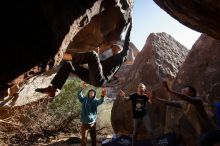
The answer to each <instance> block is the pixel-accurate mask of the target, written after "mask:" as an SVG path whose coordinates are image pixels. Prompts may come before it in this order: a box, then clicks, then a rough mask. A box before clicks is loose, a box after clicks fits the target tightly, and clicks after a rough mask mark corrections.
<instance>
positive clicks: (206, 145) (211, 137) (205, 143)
mask: <svg viewBox="0 0 220 146" xmlns="http://www.w3.org/2000/svg"><path fill="white" fill-rule="evenodd" d="M218 142H220V130H214V131H210V132H207V133H204V134H202V135H201V136H200V139H199V146H214V144H216V143H218Z"/></svg>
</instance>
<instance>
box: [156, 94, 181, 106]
mask: <svg viewBox="0 0 220 146" xmlns="http://www.w3.org/2000/svg"><path fill="white" fill-rule="evenodd" d="M154 99H155V100H157V101H159V102H160V103H163V104H165V105H169V106H174V107H178V108H180V107H181V102H180V101H169V100H166V99H161V98H159V97H154Z"/></svg>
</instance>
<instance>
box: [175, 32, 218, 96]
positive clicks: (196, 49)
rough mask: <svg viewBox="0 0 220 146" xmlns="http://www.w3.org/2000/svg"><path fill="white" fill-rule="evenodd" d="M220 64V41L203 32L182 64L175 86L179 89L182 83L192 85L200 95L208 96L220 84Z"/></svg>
mask: <svg viewBox="0 0 220 146" xmlns="http://www.w3.org/2000/svg"><path fill="white" fill-rule="evenodd" d="M210 49H212V51H210ZM219 64H220V42H219V41H218V40H216V39H214V38H212V37H209V36H207V35H205V34H202V35H201V36H200V38H199V39H198V40H197V41H196V43H195V44H194V45H193V47H192V50H191V51H190V53H189V55H188V57H187V59H186V61H185V62H184V64H183V65H182V67H181V69H180V71H179V73H178V75H177V78H176V80H175V82H174V85H173V88H174V89H177V90H178V89H180V88H181V86H182V85H185V84H188V85H192V86H194V87H195V88H196V89H197V92H198V95H199V96H202V97H207V96H208V95H209V94H211V92H212V90H213V89H214V88H215V87H216V86H218V85H219V84H220V66H219ZM216 91H217V90H216ZM215 96H217V93H216V94H215Z"/></svg>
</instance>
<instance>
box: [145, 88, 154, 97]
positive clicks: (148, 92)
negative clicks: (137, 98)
mask: <svg viewBox="0 0 220 146" xmlns="http://www.w3.org/2000/svg"><path fill="white" fill-rule="evenodd" d="M146 95H147V97H148V98H150V99H152V98H153V96H152V92H151V91H150V90H149V91H146Z"/></svg>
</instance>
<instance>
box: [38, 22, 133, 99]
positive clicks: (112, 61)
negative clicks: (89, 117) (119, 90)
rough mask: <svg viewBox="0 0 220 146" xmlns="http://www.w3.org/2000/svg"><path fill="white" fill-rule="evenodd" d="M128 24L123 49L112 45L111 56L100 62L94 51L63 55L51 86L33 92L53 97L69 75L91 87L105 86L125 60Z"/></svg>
mask: <svg viewBox="0 0 220 146" xmlns="http://www.w3.org/2000/svg"><path fill="white" fill-rule="evenodd" d="M129 23H130V25H129V27H128V30H127V32H126V36H125V41H124V45H123V48H122V46H120V45H118V44H113V45H112V54H113V55H112V56H111V57H109V58H107V59H105V60H101V61H100V58H99V56H98V53H97V52H95V51H91V52H85V53H73V54H67V53H65V54H64V56H63V60H64V61H65V62H64V64H63V65H62V66H61V68H60V69H59V71H58V72H57V74H56V75H55V77H54V78H53V80H52V81H51V85H49V86H48V87H46V88H37V89H36V90H35V91H36V92H40V93H43V94H47V95H48V96H50V97H54V96H55V95H56V92H57V91H58V90H57V89H60V90H61V88H62V87H63V85H64V83H65V82H66V80H67V78H68V76H69V74H70V73H73V74H75V75H77V76H78V77H79V78H80V79H81V80H83V81H85V82H86V83H88V84H91V85H93V86H96V87H101V86H105V84H106V83H108V82H109V81H111V79H112V78H113V76H114V75H115V73H116V72H117V71H118V70H119V68H120V67H121V65H122V63H124V62H125V61H126V59H127V56H128V52H129V42H130V32H131V28H132V20H131V19H130V20H129ZM83 64H88V68H85V67H84V66H81V65H83Z"/></svg>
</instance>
